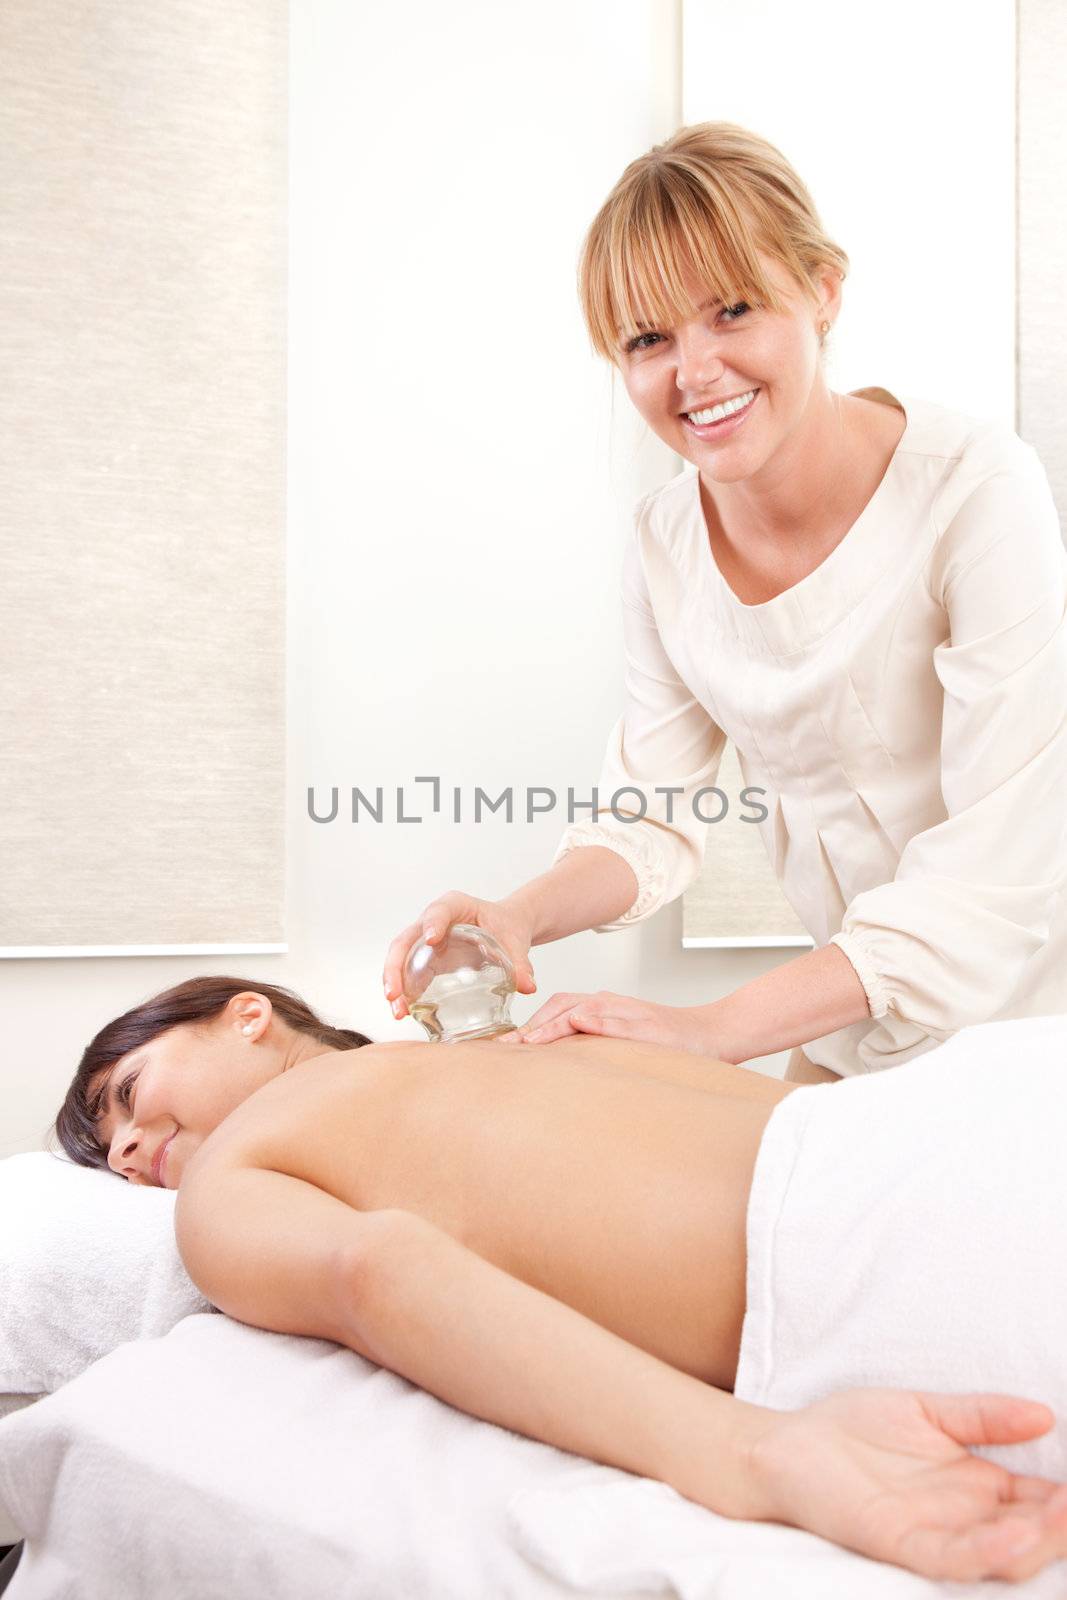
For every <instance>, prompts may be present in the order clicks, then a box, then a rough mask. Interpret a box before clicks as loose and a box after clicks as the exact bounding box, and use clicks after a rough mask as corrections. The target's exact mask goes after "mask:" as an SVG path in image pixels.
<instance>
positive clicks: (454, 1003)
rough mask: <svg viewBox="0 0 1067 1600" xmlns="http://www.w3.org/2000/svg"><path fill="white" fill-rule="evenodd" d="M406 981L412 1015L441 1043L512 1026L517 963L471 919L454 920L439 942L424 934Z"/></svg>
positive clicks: (408, 962) (412, 951) (414, 948)
mask: <svg viewBox="0 0 1067 1600" xmlns="http://www.w3.org/2000/svg"><path fill="white" fill-rule="evenodd" d="M403 985H404V999H405V1000H406V1001H407V1005H408V1010H409V1011H410V1012H411V1015H412V1016H413V1017H414V1018H415V1020H416V1021H417V1022H419V1023H421V1025H422V1026H423V1028H425V1030H426V1032H427V1033H428V1034H429V1036H430V1038H431V1039H433V1040H439V1041H440V1042H441V1043H442V1044H454V1043H455V1042H456V1041H457V1040H460V1039H484V1038H486V1037H488V1035H490V1034H494V1033H507V1032H509V1031H510V1030H511V1028H513V1027H514V1023H513V1022H512V1021H511V1017H510V1015H509V1011H510V1007H511V997H512V995H513V994H514V993H515V969H514V967H513V966H512V964H511V961H510V960H509V958H508V956H507V954H506V952H505V951H504V950H503V948H502V947H501V946H500V945H499V944H498V943H497V941H496V940H495V939H494V938H493V936H492V934H489V933H486V931H485V929H484V928H476V927H474V926H473V925H472V924H471V923H469V922H456V923H453V925H452V927H451V928H449V930H448V933H447V935H446V936H445V938H444V939H443V940H441V941H440V942H439V943H438V944H435V945H434V944H428V943H427V942H426V940H425V939H420V940H419V941H418V943H417V944H414V945H412V947H411V949H410V950H409V951H408V958H407V960H406V961H405V962H404V972H403Z"/></svg>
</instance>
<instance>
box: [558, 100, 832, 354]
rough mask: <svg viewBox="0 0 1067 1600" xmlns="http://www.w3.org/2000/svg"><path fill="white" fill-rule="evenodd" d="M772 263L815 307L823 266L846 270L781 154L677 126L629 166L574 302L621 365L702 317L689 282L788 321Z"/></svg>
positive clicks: (596, 224)
mask: <svg viewBox="0 0 1067 1600" xmlns="http://www.w3.org/2000/svg"><path fill="white" fill-rule="evenodd" d="M770 263H774V264H777V265H778V266H780V267H782V268H783V269H784V270H785V272H786V274H787V276H788V277H789V278H790V279H791V280H793V281H794V282H795V283H796V284H797V285H798V287H799V289H800V290H801V291H802V293H803V294H804V296H805V297H806V298H808V299H812V300H814V298H815V296H816V293H817V290H816V288H815V284H814V274H815V272H816V271H817V269H818V268H819V266H820V265H822V264H829V265H831V266H833V267H835V268H836V269H837V270H838V271H840V272H841V274H842V276H844V274H845V273H846V272H847V270H848V257H847V256H846V255H845V253H844V251H843V250H841V249H840V248H839V246H837V245H836V244H835V243H834V242H833V241H832V240H831V239H829V238H828V237H827V235H826V234H825V231H824V230H823V228H822V225H821V222H820V221H819V218H818V215H817V213H816V212H815V209H814V205H813V204H812V201H811V197H810V195H809V194H808V191H807V190H806V188H805V187H804V185H803V184H802V182H801V180H800V179H799V178H798V177H797V175H796V173H795V172H794V171H793V169H792V168H791V167H790V166H789V164H788V163H787V162H786V160H785V158H784V157H783V156H782V154H781V152H780V151H778V150H777V149H776V148H775V147H774V146H773V145H770V144H768V143H767V141H766V140H763V139H760V138H759V137H758V136H757V135H755V134H752V133H750V132H748V131H747V130H746V129H743V128H740V127H737V126H736V125H735V124H732V123H700V124H696V125H694V126H693V127H689V128H680V129H679V130H678V131H677V132H676V133H675V134H674V135H673V137H672V138H671V139H669V140H667V141H665V142H664V143H663V144H661V145H656V146H654V147H653V148H652V149H651V150H650V151H648V152H647V153H646V154H645V155H643V156H640V157H638V159H637V160H635V161H632V162H631V163H630V165H629V166H628V167H627V168H626V170H625V171H624V173H623V174H622V176H621V178H620V179H619V181H618V183H616V185H615V187H614V189H613V190H612V191H611V193H610V194H609V195H608V198H607V199H606V200H605V202H604V204H603V205H602V206H601V208H600V210H599V212H598V213H597V215H596V217H595V218H594V220H593V222H592V224H591V226H590V228H589V230H588V232H587V234H586V237H585V240H584V242H583V246H582V251H581V257H580V261H579V268H578V293H579V299H580V301H581V305H582V312H583V315H584V318H585V322H586V327H587V329H588V331H589V335H590V340H591V342H592V345H593V348H594V350H595V351H596V353H597V354H598V355H601V356H603V357H605V358H606V359H607V360H609V361H611V362H612V363H614V364H615V365H618V364H619V362H620V357H621V355H622V351H623V348H624V345H625V342H626V340H627V339H628V338H631V337H633V336H634V335H636V334H638V333H641V332H643V331H648V330H650V329H653V328H655V329H663V328H667V327H672V326H674V325H676V324H677V323H679V322H683V321H686V320H688V318H690V317H692V316H694V315H695V314H696V313H697V311H698V310H699V306H697V305H694V304H693V302H692V300H691V299H690V297H689V295H688V294H687V292H686V289H685V286H684V280H685V279H686V278H688V277H692V278H694V279H695V280H696V282H697V283H698V284H699V285H700V286H701V288H702V290H703V291H704V297H707V298H714V299H716V300H718V301H719V302H720V303H721V304H723V305H733V304H735V303H736V302H738V301H741V300H744V301H746V302H747V303H748V304H750V305H752V306H753V307H755V308H758V309H768V310H770V311H772V312H774V313H776V314H780V313H782V312H784V311H786V310H787V309H788V303H787V297H786V296H784V295H783V292H782V288H781V286H780V284H779V283H778V282H776V281H774V280H772V278H771V277H770V275H769V273H768V264H770Z"/></svg>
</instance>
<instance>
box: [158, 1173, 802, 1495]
mask: <svg viewBox="0 0 1067 1600" xmlns="http://www.w3.org/2000/svg"><path fill="white" fill-rule="evenodd" d="M175 1229H176V1234H177V1240H178V1247H179V1250H180V1252H181V1255H182V1259H183V1261H184V1263H185V1266H186V1270H187V1271H188V1272H189V1275H190V1277H191V1278H192V1279H193V1281H194V1283H195V1284H196V1285H197V1287H198V1288H199V1289H200V1290H201V1292H202V1293H203V1294H204V1295H206V1296H207V1298H208V1299H209V1300H210V1301H211V1302H212V1304H213V1305H216V1306H218V1307H219V1308H220V1310H223V1311H225V1312H227V1313H228V1314H229V1315H230V1316H233V1317H236V1318H238V1319H239V1320H240V1321H242V1322H248V1323H251V1324H252V1325H253V1326H255V1327H262V1328H269V1329H272V1330H273V1331H275V1332H278V1333H300V1334H305V1335H308V1336H310V1337H315V1338H323V1339H333V1340H335V1341H336V1342H337V1343H338V1344H345V1345H347V1346H348V1347H349V1349H352V1350H355V1351H356V1352H357V1353H358V1354H359V1355H362V1356H365V1357H366V1358H367V1359H368V1360H371V1361H374V1362H376V1363H377V1364H378V1365H379V1366H383V1367H388V1368H389V1369H390V1370H391V1371H393V1372H398V1373H400V1374H401V1376H402V1377H405V1378H408V1379H410V1380H411V1382H413V1383H417V1384H419V1386H420V1387H421V1388H423V1389H427V1390H429V1392H430V1393H431V1394H435V1395H437V1396H438V1398H439V1399H441V1400H445V1401H447V1402H448V1403H449V1404H450V1405H453V1406H457V1407H458V1408H459V1409H460V1410H463V1411H467V1412H469V1413H471V1414H472V1415H474V1416H477V1417H482V1418H484V1419H485V1420H486V1421H488V1422H495V1423H498V1424H499V1425H500V1426H502V1427H505V1428H511V1429H513V1430H514V1431H515V1432H517V1433H523V1434H526V1435H527V1436H529V1437H530V1438H534V1439H541V1440H543V1441H544V1442H545V1443H547V1444H552V1445H555V1446H557V1447H558V1448H559V1449H561V1450H571V1451H574V1452H575V1453H577V1454H579V1455H583V1456H587V1457H589V1458H590V1459H591V1460H594V1461H603V1462H606V1463H608V1464H609V1465H611V1466H617V1467H622V1468H623V1469H625V1470H626V1471H628V1472H634V1473H637V1474H639V1475H641V1476H646V1477H654V1478H659V1479H662V1481H663V1482H665V1483H670V1484H672V1485H673V1487H675V1488H676V1489H678V1491H679V1492H680V1493H682V1494H685V1495H687V1496H689V1498H691V1499H695V1500H697V1501H699V1502H700V1503H701V1504H703V1505H707V1506H712V1507H713V1508H714V1509H715V1510H719V1511H722V1512H724V1513H725V1514H726V1515H729V1516H737V1517H744V1516H758V1515H760V1514H761V1512H760V1502H759V1499H758V1493H757V1490H756V1486H755V1484H754V1482H752V1481H751V1479H750V1474H749V1471H748V1467H747V1464H746V1463H747V1455H748V1451H749V1449H750V1446H751V1444H752V1443H753V1441H754V1440H755V1438H756V1437H757V1435H758V1434H759V1432H760V1431H761V1427H762V1426H765V1424H766V1422H767V1421H768V1420H769V1419H770V1418H772V1417H773V1416H774V1415H775V1413H772V1412H767V1411H764V1410H763V1409H762V1408H760V1407H757V1406H750V1405H747V1404H745V1403H743V1402H742V1401H739V1400H735V1399H734V1398H733V1397H732V1396H731V1395H729V1394H724V1393H723V1392H722V1391H720V1390H718V1389H713V1388H711V1387H710V1386H709V1385H707V1384H705V1383H702V1382H701V1381H700V1380H699V1379H697V1378H693V1377H690V1376H689V1375H688V1374H687V1373H684V1372H679V1371H678V1370H677V1369H676V1368H675V1367H672V1366H670V1365H669V1364H668V1363H667V1362H664V1361H661V1360H659V1358H658V1357H656V1356H653V1355H650V1354H649V1353H648V1352H647V1351H645V1350H639V1349H638V1348H637V1347H636V1346H635V1345H631V1344H629V1343H628V1342H627V1341H626V1340H625V1339H621V1338H619V1337H618V1336H617V1335H616V1334H614V1333H611V1332H609V1331H608V1329H606V1328H603V1327H601V1326H600V1324H599V1323H597V1322H594V1321H592V1320H591V1319H590V1318H588V1317H585V1316H583V1315H582V1314H581V1312H578V1311H575V1310H573V1309H572V1308H571V1307H570V1306H566V1305H564V1304H563V1303H562V1302H561V1301H559V1300H556V1299H554V1298H553V1297H552V1296H551V1295H548V1294H545V1293H543V1292H542V1291H541V1290H539V1289H535V1288H533V1287H532V1286H531V1285H530V1284H527V1283H523V1282H522V1281H521V1280H520V1279H518V1278H513V1277H512V1276H511V1275H510V1274H509V1273H507V1272H504V1271H502V1270H501V1269H500V1268H499V1267H496V1266H494V1265H493V1264H492V1263H491V1262H489V1261H486V1260H485V1259H483V1257H481V1256H479V1255H477V1254H476V1253H475V1252H474V1251H472V1250H468V1249H467V1248H466V1246H465V1245H462V1244H460V1243H459V1241H458V1240H456V1239H454V1238H452V1236H451V1235H450V1234H447V1233H445V1232H443V1231H442V1230H441V1229H440V1228H437V1227H435V1226H434V1225H433V1224H432V1223H430V1222H427V1221H426V1220H425V1219H424V1218H422V1217H418V1216H414V1215H413V1214H411V1213H410V1212H404V1211H378V1212H360V1211H356V1210H354V1209H353V1208H352V1207H351V1206H349V1205H346V1204H345V1202H344V1201H342V1200H338V1199H336V1198H335V1197H334V1196H333V1195H329V1194H326V1193H325V1191H324V1190H322V1189H319V1188H317V1187H316V1186H315V1185H314V1184H310V1183H306V1182H304V1180H303V1179H300V1178H294V1177H291V1176H289V1175H288V1174H286V1173H282V1172H274V1171H267V1170H265V1169H263V1168H259V1167H251V1166H242V1165H238V1164H236V1163H234V1162H233V1161H232V1160H230V1159H229V1158H227V1157H226V1155H225V1154H222V1155H216V1156H214V1157H209V1158H208V1159H207V1160H204V1161H199V1160H198V1159H197V1158H194V1160H193V1161H192V1162H191V1163H190V1165H189V1168H188V1170H187V1172H186V1173H185V1175H184V1177H183V1179H182V1184H181V1187H180V1189H179V1191H178V1201H177V1205H176V1208H175Z"/></svg>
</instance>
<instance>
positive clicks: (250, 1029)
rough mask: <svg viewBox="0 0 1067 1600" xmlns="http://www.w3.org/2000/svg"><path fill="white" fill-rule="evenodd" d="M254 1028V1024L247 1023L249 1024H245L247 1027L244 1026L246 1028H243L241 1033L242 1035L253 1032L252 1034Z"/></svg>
mask: <svg viewBox="0 0 1067 1600" xmlns="http://www.w3.org/2000/svg"><path fill="white" fill-rule="evenodd" d="M252 1026H253V1025H252V1023H251V1022H247V1023H246V1024H245V1026H244V1027H243V1028H242V1029H241V1032H242V1033H251V1032H252Z"/></svg>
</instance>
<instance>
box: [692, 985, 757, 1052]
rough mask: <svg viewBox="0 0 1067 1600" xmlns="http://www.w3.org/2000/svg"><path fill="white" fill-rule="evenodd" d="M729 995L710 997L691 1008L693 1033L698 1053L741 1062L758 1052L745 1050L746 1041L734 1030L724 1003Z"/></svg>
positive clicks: (734, 1027)
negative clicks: (702, 1003)
mask: <svg viewBox="0 0 1067 1600" xmlns="http://www.w3.org/2000/svg"><path fill="white" fill-rule="evenodd" d="M732 998H733V996H731V995H727V996H726V997H725V999H723V1000H712V1001H709V1002H708V1004H707V1005H703V1006H693V1007H692V1008H691V1010H692V1016H693V1019H694V1022H695V1030H694V1037H695V1038H696V1040H697V1049H698V1050H699V1053H700V1054H701V1055H703V1056H713V1057H714V1058H715V1060H716V1061H728V1062H730V1063H731V1064H732V1065H733V1066H740V1064H741V1062H742V1061H747V1060H748V1059H749V1057H750V1056H752V1055H756V1054H758V1052H757V1051H754V1050H746V1048H745V1043H746V1041H744V1040H743V1039H742V1038H741V1036H740V1034H739V1033H738V1032H737V1029H736V1026H735V1022H734V1019H733V1018H732V1016H731V1013H730V1009H729V1006H728V1004H727V1002H728V1001H729V1000H731V999H732Z"/></svg>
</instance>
